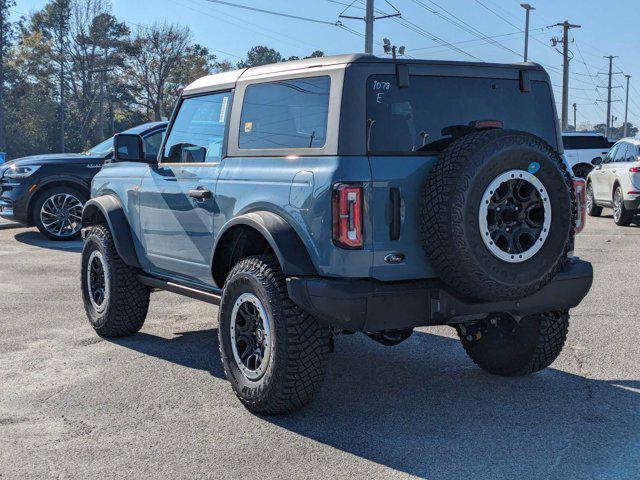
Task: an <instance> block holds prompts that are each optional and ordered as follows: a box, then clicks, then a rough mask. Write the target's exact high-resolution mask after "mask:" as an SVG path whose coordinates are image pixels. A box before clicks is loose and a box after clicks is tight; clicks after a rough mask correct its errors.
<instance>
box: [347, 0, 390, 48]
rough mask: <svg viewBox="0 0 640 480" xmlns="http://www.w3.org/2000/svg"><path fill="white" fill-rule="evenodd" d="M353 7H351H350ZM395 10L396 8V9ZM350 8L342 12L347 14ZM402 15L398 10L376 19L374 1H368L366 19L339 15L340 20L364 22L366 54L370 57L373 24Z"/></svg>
mask: <svg viewBox="0 0 640 480" xmlns="http://www.w3.org/2000/svg"><path fill="white" fill-rule="evenodd" d="M349 6H351V5H349ZM394 8H395V7H394ZM348 9H349V7H347V8H345V9H344V10H343V11H342V12H343V13H344V12H346V11H347V10H348ZM400 16H402V14H401V13H400V12H399V11H398V9H396V12H395V13H391V14H389V15H381V16H379V17H376V15H375V6H374V0H366V5H365V10H364V18H363V17H352V16H350V15H343V14H342V13H341V14H340V15H339V17H340V18H349V19H351V20H364V24H365V28H364V53H367V54H369V55H373V23H374V22H375V21H376V20H382V19H383V18H391V17H400Z"/></svg>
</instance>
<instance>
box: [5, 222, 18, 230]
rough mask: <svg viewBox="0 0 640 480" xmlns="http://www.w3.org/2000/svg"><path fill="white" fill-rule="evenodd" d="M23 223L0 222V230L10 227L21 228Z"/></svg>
mask: <svg viewBox="0 0 640 480" xmlns="http://www.w3.org/2000/svg"><path fill="white" fill-rule="evenodd" d="M21 227H24V225H22V224H20V223H0V230H9V229H11V228H21Z"/></svg>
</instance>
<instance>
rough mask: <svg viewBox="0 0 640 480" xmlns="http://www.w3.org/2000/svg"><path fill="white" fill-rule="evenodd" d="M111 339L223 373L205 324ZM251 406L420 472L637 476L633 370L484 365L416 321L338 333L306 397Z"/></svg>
mask: <svg viewBox="0 0 640 480" xmlns="http://www.w3.org/2000/svg"><path fill="white" fill-rule="evenodd" d="M115 343H118V344H119V345H122V346H124V347H127V348H131V349H134V350H137V351H140V352H143V353H146V354H149V355H153V356H157V357H159V358H162V359H164V360H167V361H171V362H174V363H177V364H179V365H183V366H185V367H187V368H197V369H201V370H206V371H209V372H211V374H212V375H215V376H216V377H222V376H223V372H222V367H221V365H220V361H219V359H218V345H217V331H216V329H211V330H205V331H201V332H185V333H180V334H178V336H177V337H175V338H173V339H164V338H160V337H156V336H154V335H150V334H144V333H140V334H138V335H136V336H134V337H131V338H129V339H121V340H117V341H115ZM563 355H568V356H571V355H575V352H574V351H573V350H571V349H568V348H567V349H565V351H564V352H563ZM575 363H577V365H578V367H577V368H579V365H580V363H579V359H578V357H576V362H575ZM257 417H258V418H260V419H262V420H264V421H268V422H271V423H273V424H276V425H278V426H280V427H281V428H286V429H287V430H290V431H292V432H295V433H297V434H299V435H302V436H304V437H307V438H309V439H312V440H314V441H317V442H322V443H323V444H326V445H330V446H332V447H334V448H336V449H338V450H340V451H342V452H345V453H348V454H351V455H356V456H358V457H361V458H363V459H366V460H369V461H371V462H375V463H377V464H381V465H385V466H387V467H390V468H393V469H395V470H397V471H400V472H403V473H406V474H410V475H415V476H419V477H425V478H433V479H448V478H473V479H485V478H486V479H492V480H493V479H502V478H504V479H507V478H508V479H512V478H552V479H555V478H562V479H568V478H585V479H592V478H599V479H602V478H616V479H620V478H629V479H631V478H640V380H631V381H629V380H627V381H614V380H610V381H601V380H592V379H588V378H586V377H583V376H580V375H573V374H570V373H566V372H562V371H559V370H556V369H553V368H549V369H547V370H545V371H543V372H540V373H537V374H535V375H532V376H529V377H524V378H500V377H494V376H491V375H488V374H486V373H484V372H482V371H481V370H480V369H478V368H476V367H475V366H474V365H473V364H472V363H471V361H470V360H469V359H468V358H467V357H466V355H465V354H464V352H463V350H462V348H461V346H460V345H459V342H458V341H457V340H454V339H451V338H447V337H441V336H438V335H431V334H427V333H423V332H416V333H415V334H414V335H413V337H411V338H410V339H409V340H407V341H406V342H404V343H403V344H401V345H399V346H396V347H392V348H389V347H383V346H381V345H378V344H375V343H373V342H372V341H371V340H369V339H367V338H366V337H364V336H363V335H352V336H348V337H339V338H338V339H336V351H335V353H334V354H333V355H332V356H331V358H330V363H329V368H328V374H327V378H326V381H325V384H324V386H323V389H322V391H321V392H320V394H319V395H318V396H317V398H316V399H315V401H314V402H313V403H312V404H311V405H309V406H308V407H307V408H305V409H303V410H301V411H299V412H296V413H294V414H291V415H285V416H257Z"/></svg>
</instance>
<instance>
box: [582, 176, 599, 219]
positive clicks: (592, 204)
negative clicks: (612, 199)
mask: <svg viewBox="0 0 640 480" xmlns="http://www.w3.org/2000/svg"><path fill="white" fill-rule="evenodd" d="M586 207H587V215H589V216H590V217H599V216H600V215H601V214H602V207H599V206H598V205H596V199H595V197H594V196H593V185H592V184H591V182H589V183H588V184H587V205H586Z"/></svg>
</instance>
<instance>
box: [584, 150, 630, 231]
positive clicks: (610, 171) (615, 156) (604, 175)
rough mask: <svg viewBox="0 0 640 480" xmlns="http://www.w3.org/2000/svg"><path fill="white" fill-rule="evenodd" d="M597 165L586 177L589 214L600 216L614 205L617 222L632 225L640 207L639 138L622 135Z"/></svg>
mask: <svg viewBox="0 0 640 480" xmlns="http://www.w3.org/2000/svg"><path fill="white" fill-rule="evenodd" d="M595 164H596V166H595V168H594V169H593V170H592V171H591V173H590V174H589V175H588V177H587V213H588V214H589V215H591V216H592V217H597V216H600V214H601V213H602V208H603V207H608V208H613V220H614V222H616V224H617V225H621V226H627V225H629V224H630V223H631V220H633V215H634V214H636V213H638V209H639V208H640V139H638V138H623V139H622V140H620V141H619V142H618V143H616V144H615V145H614V146H613V148H611V150H609V152H608V153H607V155H605V156H604V157H597V158H596V159H595Z"/></svg>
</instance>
